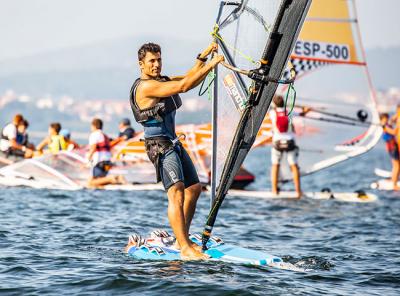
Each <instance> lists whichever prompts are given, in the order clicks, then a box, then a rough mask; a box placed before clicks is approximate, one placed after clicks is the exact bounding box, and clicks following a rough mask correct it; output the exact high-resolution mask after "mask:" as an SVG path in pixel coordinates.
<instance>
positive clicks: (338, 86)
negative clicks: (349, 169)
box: [281, 0, 381, 179]
mask: <svg viewBox="0 0 400 296" xmlns="http://www.w3.org/2000/svg"><path fill="white" fill-rule="evenodd" d="M291 62H292V64H293V66H294V68H295V70H296V71H297V74H298V79H297V81H296V84H295V87H296V90H297V93H298V98H297V100H296V106H306V107H309V108H311V111H310V112H309V113H307V114H306V116H294V117H293V123H294V125H295V131H296V134H297V135H298V136H297V144H298V146H299V148H300V154H299V165H300V170H301V173H302V175H305V174H310V173H313V172H316V171H319V170H321V169H323V168H327V167H330V166H332V165H334V164H337V163H340V162H342V161H344V160H347V159H349V158H351V157H354V156H357V155H361V154H363V153H365V152H367V151H368V150H369V149H371V148H372V147H373V146H374V145H375V144H376V143H377V142H378V140H379V137H380V135H381V128H380V126H379V114H378V109H377V104H376V99H375V92H374V88H373V86H372V83H371V79H370V76H369V73H368V68H367V63H366V58H365V53H364V49H363V46H362V43H361V37H360V31H359V27H358V21H357V14H356V7H355V1H354V0H314V1H313V3H312V5H311V8H310V10H309V13H308V15H307V19H306V21H305V23H304V26H303V29H302V31H301V32H300V36H299V38H298V40H297V42H296V45H295V47H294V49H293V53H292V56H291ZM282 93H283V94H284V91H282ZM296 109H297V110H300V109H299V108H295V111H296ZM281 175H282V178H283V179H291V173H290V170H289V169H288V166H287V165H286V166H285V165H283V167H282V170H281Z"/></svg>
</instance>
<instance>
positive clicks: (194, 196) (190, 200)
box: [183, 183, 201, 234]
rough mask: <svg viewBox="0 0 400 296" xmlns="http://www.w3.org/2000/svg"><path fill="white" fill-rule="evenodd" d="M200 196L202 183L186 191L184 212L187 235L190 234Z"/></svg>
mask: <svg viewBox="0 0 400 296" xmlns="http://www.w3.org/2000/svg"><path fill="white" fill-rule="evenodd" d="M200 194H201V185H200V183H197V184H194V185H192V186H190V187H188V188H186V189H185V200H184V204H183V212H184V216H185V223H186V232H187V234H189V229H190V225H191V224H192V219H193V216H194V213H195V212H196V205H197V200H198V199H199V196H200Z"/></svg>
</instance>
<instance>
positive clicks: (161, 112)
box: [130, 76, 182, 124]
mask: <svg viewBox="0 0 400 296" xmlns="http://www.w3.org/2000/svg"><path fill="white" fill-rule="evenodd" d="M142 80H143V79H140V78H138V79H136V80H135V82H134V83H133V85H132V87H131V93H130V104H131V108H132V112H133V116H134V117H135V120H136V121H137V122H138V123H141V124H144V123H145V122H146V121H149V120H153V119H155V120H157V121H159V122H162V121H164V119H163V117H164V116H165V115H166V114H168V113H171V112H173V111H175V110H177V109H178V108H179V107H181V106H182V100H181V97H180V96H179V95H178V94H176V95H172V96H170V97H169V98H163V99H162V100H160V102H158V103H157V104H156V105H155V106H153V107H150V108H146V109H143V110H141V109H140V108H139V106H138V104H137V102H136V89H137V87H138V86H139V83H140V82H141V81H142ZM157 80H158V81H162V82H165V81H170V80H171V79H169V77H167V76H161V77H160V78H158V79H157Z"/></svg>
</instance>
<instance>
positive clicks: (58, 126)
mask: <svg viewBox="0 0 400 296" xmlns="http://www.w3.org/2000/svg"><path fill="white" fill-rule="evenodd" d="M50 127H51V128H52V129H54V130H55V131H56V133H57V134H58V133H59V132H60V130H61V124H60V123H58V122H53V123H51V124H50Z"/></svg>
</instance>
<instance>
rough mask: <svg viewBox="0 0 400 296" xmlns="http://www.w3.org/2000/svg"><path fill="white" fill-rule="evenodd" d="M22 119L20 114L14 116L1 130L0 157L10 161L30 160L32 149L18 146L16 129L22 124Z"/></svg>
mask: <svg viewBox="0 0 400 296" xmlns="http://www.w3.org/2000/svg"><path fill="white" fill-rule="evenodd" d="M23 122H24V117H23V116H22V115H21V114H16V115H15V116H14V117H13V120H12V122H10V123H8V124H7V125H6V126H5V127H4V128H3V129H2V130H1V139H0V157H1V158H4V159H6V160H10V161H16V160H21V159H23V158H30V157H32V155H33V151H32V149H30V148H29V147H28V146H25V145H22V144H19V143H18V141H17V139H18V127H19V126H20V125H21V124H23Z"/></svg>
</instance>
